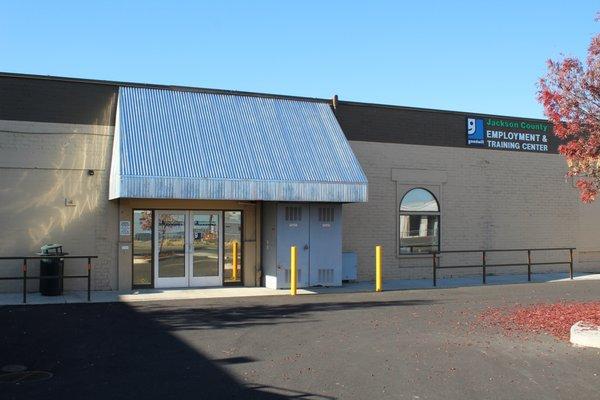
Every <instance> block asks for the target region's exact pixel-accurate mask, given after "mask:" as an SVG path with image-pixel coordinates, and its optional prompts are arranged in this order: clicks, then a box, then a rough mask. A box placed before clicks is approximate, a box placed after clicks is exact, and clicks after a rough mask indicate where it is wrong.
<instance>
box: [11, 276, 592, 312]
mask: <svg viewBox="0 0 600 400" xmlns="http://www.w3.org/2000/svg"><path fill="white" fill-rule="evenodd" d="M581 280H600V274H583V273H579V274H575V278H574V281H581ZM564 281H569V277H568V274H565V273H552V274H534V275H532V282H533V283H543V282H564ZM519 283H528V282H527V276H526V275H497V276H494V275H491V276H488V277H487V284H488V285H512V284H519ZM482 285H483V284H482V282H481V277H480V276H470V277H464V278H442V279H438V283H437V288H457V287H467V286H482ZM433 288H434V287H433V284H432V281H431V279H397V280H388V281H385V282H384V283H383V289H384V291H396V290H414V289H433ZM373 289H374V283H373V282H353V283H344V285H343V286H339V287H311V288H306V289H299V290H298V294H300V295H306V294H332V293H364V292H370V291H373ZM286 295H289V290H275V289H268V288H265V287H211V288H184V289H141V290H130V291H94V292H92V295H91V302H92V303H107V302H137V301H163V300H193V299H218V298H231V297H257V296H286ZM86 302H87V292H85V291H72V292H65V294H63V295H62V296H42V295H41V294H40V293H28V294H27V304H62V303H86ZM18 304H23V295H22V293H2V294H0V305H18Z"/></svg>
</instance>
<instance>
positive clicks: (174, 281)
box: [154, 210, 189, 288]
mask: <svg viewBox="0 0 600 400" xmlns="http://www.w3.org/2000/svg"><path fill="white" fill-rule="evenodd" d="M161 214H179V215H181V214H183V216H184V221H185V223H184V246H183V249H184V253H185V257H184V267H185V268H184V273H185V275H184V276H182V277H174V278H159V276H158V269H159V259H158V251H159V244H158V236H159V235H158V227H159V224H158V221H159V218H160V215H161ZM154 218H155V221H154V287H155V288H165V287H187V286H188V282H189V267H188V266H189V261H188V259H189V254H188V243H189V241H188V238H187V236H188V224H189V222H188V220H189V212H187V211H186V210H156V211H155V214H154Z"/></svg>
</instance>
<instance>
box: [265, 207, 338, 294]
mask: <svg viewBox="0 0 600 400" xmlns="http://www.w3.org/2000/svg"><path fill="white" fill-rule="evenodd" d="M263 204H264V206H263V223H262V229H263V240H262V246H263V249H262V255H263V271H264V274H265V285H266V286H267V287H269V288H273V289H281V288H289V287H290V275H291V273H290V248H291V246H296V248H297V263H296V265H297V268H298V287H307V286H340V285H341V284H342V205H341V204H339V203H276V202H265V203H263Z"/></svg>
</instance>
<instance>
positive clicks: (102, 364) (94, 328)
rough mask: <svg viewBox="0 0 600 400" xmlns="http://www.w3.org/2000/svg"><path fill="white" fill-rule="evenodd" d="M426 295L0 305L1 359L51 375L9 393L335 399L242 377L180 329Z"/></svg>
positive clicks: (4, 389)
mask: <svg viewBox="0 0 600 400" xmlns="http://www.w3.org/2000/svg"><path fill="white" fill-rule="evenodd" d="M428 303H430V302H429V301H421V302H418V301H372V302H370V301H369V302H329V303H319V302H315V303H304V304H284V305H273V306H268V305H257V306H244V307H232V306H228V307H217V308H202V303H200V302H198V305H197V306H196V307H180V306H174V304H173V303H171V306H161V305H158V304H149V305H144V306H135V307H134V306H131V305H129V304H126V303H96V304H63V305H60V304H59V305H45V306H16V307H11V306H5V307H1V308H0V321H2V331H1V339H2V342H1V343H0V367H2V366H4V365H8V364H20V365H25V366H27V368H28V369H29V370H31V371H33V370H35V371H49V372H51V373H52V374H53V377H52V378H51V379H49V380H46V381H40V382H28V383H22V384H14V383H0V393H2V398H3V399H130V398H134V397H135V398H165V399H171V398H172V399H217V398H219V399H221V398H227V399H236V398H239V399H286V398H300V399H307V398H317V399H318V398H329V397H324V396H321V395H317V394H312V393H304V392H298V391H294V390H289V389H285V388H277V387H273V386H265V385H258V384H244V383H243V382H240V381H239V380H238V379H236V377H234V376H233V375H232V374H231V373H229V372H228V371H227V370H226V369H225V366H226V365H229V364H236V363H244V362H252V361H254V360H253V359H251V358H249V357H231V358H225V359H220V360H211V359H209V358H208V357H206V356H205V355H203V354H202V353H201V352H199V351H198V350H197V349H195V348H192V347H190V346H189V345H187V344H186V343H185V342H183V341H182V340H180V339H178V338H177V337H176V336H175V335H174V334H173V333H172V332H173V331H177V330H179V329H188V330H190V329H191V330H193V329H226V328H239V327H242V326H245V327H248V326H253V325H258V324H260V325H267V324H278V323H288V322H289V321H290V319H292V320H293V319H295V320H300V319H303V320H304V321H306V318H307V317H309V316H310V315H311V314H313V315H314V313H317V312H321V311H335V310H349V309H357V308H365V309H368V308H371V307H389V306H402V305H415V304H428Z"/></svg>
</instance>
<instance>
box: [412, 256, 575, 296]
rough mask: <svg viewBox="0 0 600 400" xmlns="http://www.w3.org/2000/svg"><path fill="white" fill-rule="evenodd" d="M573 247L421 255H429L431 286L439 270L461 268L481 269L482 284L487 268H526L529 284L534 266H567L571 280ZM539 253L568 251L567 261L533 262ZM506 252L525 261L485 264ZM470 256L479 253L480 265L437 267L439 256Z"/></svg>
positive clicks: (434, 282) (435, 281)
mask: <svg viewBox="0 0 600 400" xmlns="http://www.w3.org/2000/svg"><path fill="white" fill-rule="evenodd" d="M574 250H576V248H575V247H546V248H535V249H487V250H437V251H432V252H430V253H423V254H424V255H427V254H429V255H431V257H432V258H431V259H432V266H433V286H436V285H437V271H438V270H439V269H462V268H481V274H482V280H483V283H484V284H485V283H486V277H487V275H486V274H487V271H486V270H487V268H495V267H521V266H527V281H529V282H531V268H532V267H533V266H536V265H568V266H569V277H570V278H571V279H573V251H574ZM541 251H569V260H567V261H562V260H561V261H544V262H533V261H532V259H531V255H532V253H533V252H541ZM508 252H513V253H515V252H517V253H518V252H523V253H526V254H527V261H524V262H517V263H497V264H490V263H488V262H487V257H486V256H487V255H488V254H490V253H508ZM459 253H462V254H472V253H481V264H475V265H472V264H471V265H439V255H440V254H459ZM407 258H421V259H422V258H423V257H422V256H421V257H406V258H405V257H403V259H407Z"/></svg>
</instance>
